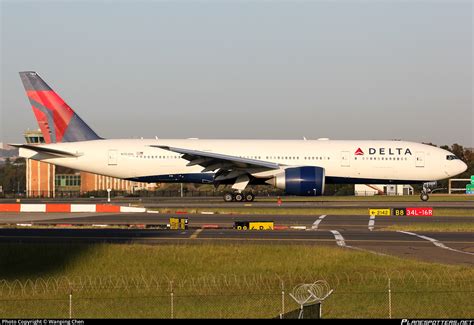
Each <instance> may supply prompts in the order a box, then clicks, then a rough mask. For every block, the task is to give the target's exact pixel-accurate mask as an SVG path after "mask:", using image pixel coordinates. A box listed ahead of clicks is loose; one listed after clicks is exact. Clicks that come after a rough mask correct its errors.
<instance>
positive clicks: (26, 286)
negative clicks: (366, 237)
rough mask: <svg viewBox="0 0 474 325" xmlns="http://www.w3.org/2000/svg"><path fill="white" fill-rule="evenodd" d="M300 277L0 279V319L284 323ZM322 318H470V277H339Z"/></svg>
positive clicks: (473, 283)
mask: <svg viewBox="0 0 474 325" xmlns="http://www.w3.org/2000/svg"><path fill="white" fill-rule="evenodd" d="M314 280H315V279H304V277H291V278H285V279H283V278H271V279H268V278H264V277H260V276H255V277H240V276H238V275H234V276H215V277H203V278H191V279H189V278H188V279H180V280H175V279H174V280H171V279H157V278H125V277H124V278H87V277H84V278H81V277H77V278H72V279H70V278H47V279H36V280H22V281H20V280H1V281H0V317H1V318H285V317H288V315H289V314H290V313H291V312H292V311H294V310H297V309H298V308H299V306H298V304H297V303H296V302H295V301H294V300H293V299H292V298H291V297H290V296H289V293H290V292H291V290H292V289H293V287H294V286H295V285H297V284H299V283H305V282H306V283H311V282H314ZM326 281H327V282H328V283H329V285H330V287H331V288H332V289H334V292H333V294H332V295H331V296H330V297H329V298H328V299H327V300H325V301H324V303H323V305H322V317H323V318H472V317H474V279H472V278H465V279H463V278H459V277H454V276H453V277H451V278H450V277H449V275H446V274H445V275H444V276H440V275H429V274H421V275H420V274H416V275H414V274H411V273H408V274H403V275H400V274H397V273H394V274H391V275H390V277H388V276H384V275H376V274H355V275H354V274H343V275H338V276H331V277H329V278H327V279H326Z"/></svg>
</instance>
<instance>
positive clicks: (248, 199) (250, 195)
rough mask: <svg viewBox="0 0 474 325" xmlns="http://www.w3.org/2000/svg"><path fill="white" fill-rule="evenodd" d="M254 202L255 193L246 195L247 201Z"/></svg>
mask: <svg viewBox="0 0 474 325" xmlns="http://www.w3.org/2000/svg"><path fill="white" fill-rule="evenodd" d="M253 200H255V195H253V193H247V194H245V201H248V202H253Z"/></svg>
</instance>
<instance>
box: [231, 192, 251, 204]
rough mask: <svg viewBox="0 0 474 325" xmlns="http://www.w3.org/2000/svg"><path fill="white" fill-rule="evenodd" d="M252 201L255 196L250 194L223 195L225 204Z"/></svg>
mask: <svg viewBox="0 0 474 325" xmlns="http://www.w3.org/2000/svg"><path fill="white" fill-rule="evenodd" d="M253 200H255V195H254V194H253V193H252V192H246V193H239V192H236V193H232V192H227V193H225V194H224V201H225V202H252V201H253Z"/></svg>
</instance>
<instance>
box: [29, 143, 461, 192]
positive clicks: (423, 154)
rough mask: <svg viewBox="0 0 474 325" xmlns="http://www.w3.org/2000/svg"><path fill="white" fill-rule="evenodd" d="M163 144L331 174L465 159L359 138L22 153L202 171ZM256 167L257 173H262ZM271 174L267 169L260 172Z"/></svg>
mask: <svg viewBox="0 0 474 325" xmlns="http://www.w3.org/2000/svg"><path fill="white" fill-rule="evenodd" d="M152 145H153V146H157V145H163V146H170V147H177V148H185V149H190V150H199V151H205V152H212V153H219V154H224V155H229V156H237V157H244V158H250V159H255V160H259V161H267V162H275V163H279V164H281V165H282V168H283V169H284V168H286V167H287V166H318V167H323V168H324V169H325V175H326V178H327V177H332V178H341V179H355V180H354V181H353V182H355V183H357V179H362V180H387V181H390V180H405V181H413V182H421V181H435V180H440V179H444V178H448V177H452V176H454V175H457V174H459V173H461V172H463V171H464V170H465V167H466V165H465V164H464V163H463V162H462V161H460V160H459V159H457V160H448V159H447V156H448V155H451V153H450V152H448V151H446V150H443V149H440V148H437V147H433V146H429V145H424V144H419V143H414V142H406V141H367V140H364V141H357V140H198V139H186V140H165V139H130V140H93V141H83V142H69V143H68V142H66V143H56V144H42V145H41V146H42V147H48V148H54V149H58V150H63V151H67V152H71V153H74V154H77V155H78V157H52V156H50V155H45V154H39V153H36V152H34V151H32V150H28V149H21V151H20V154H21V156H23V157H27V158H32V159H35V160H42V161H45V162H49V163H52V164H56V165H60V166H65V167H70V168H73V169H77V170H81V171H86V172H91V173H96V174H101V175H106V176H112V177H118V178H124V179H132V178H140V177H147V176H157V175H173V174H190V173H201V172H202V170H203V167H201V166H199V165H194V166H189V167H188V166H186V165H187V164H188V163H189V161H187V160H185V159H182V158H181V155H180V154H177V153H174V152H170V151H168V150H164V149H160V148H156V147H151V146H152ZM259 175H260V174H258V173H256V174H255V176H256V177H259ZM261 176H262V177H268V176H269V175H268V173H267V174H265V173H263V174H261Z"/></svg>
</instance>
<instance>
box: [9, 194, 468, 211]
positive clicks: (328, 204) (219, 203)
mask: <svg viewBox="0 0 474 325" xmlns="http://www.w3.org/2000/svg"><path fill="white" fill-rule="evenodd" d="M435 200H436V198H433V200H431V201H428V202H422V201H418V200H417V201H380V200H373V201H368V200H366V199H361V200H358V201H355V200H347V201H330V200H328V201H324V200H318V201H289V200H286V199H285V198H284V197H283V205H282V207H284V208H376V207H384V208H400V207H438V208H442V207H445V208H460V209H474V197H473V200H469V201H461V200H459V201H449V202H437V201H435ZM14 202H15V199H0V203H14ZM21 202H22V203H107V200H106V199H104V198H94V199H91V198H72V199H71V198H55V199H21ZM112 203H115V204H121V205H128V204H129V203H133V204H138V205H141V206H144V207H147V208H236V207H246V206H251V207H254V208H273V207H277V206H278V205H277V199H276V198H270V199H267V198H265V199H263V198H261V199H258V198H257V200H256V201H254V202H241V203H238V202H231V203H226V202H224V201H223V200H222V198H221V197H186V198H179V197H171V198H170V197H152V198H114V199H112ZM473 214H474V213H473Z"/></svg>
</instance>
